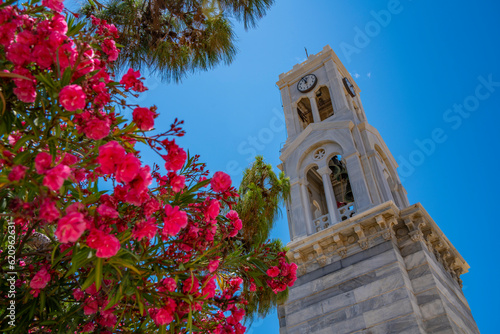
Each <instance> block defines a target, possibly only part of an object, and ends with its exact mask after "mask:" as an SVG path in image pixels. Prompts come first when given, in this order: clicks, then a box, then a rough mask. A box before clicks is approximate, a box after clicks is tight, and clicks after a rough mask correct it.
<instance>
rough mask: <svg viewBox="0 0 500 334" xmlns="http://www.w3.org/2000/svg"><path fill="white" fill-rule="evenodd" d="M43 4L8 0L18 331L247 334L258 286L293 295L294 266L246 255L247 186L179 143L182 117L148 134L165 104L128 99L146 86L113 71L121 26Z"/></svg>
mask: <svg viewBox="0 0 500 334" xmlns="http://www.w3.org/2000/svg"><path fill="white" fill-rule="evenodd" d="M35 3H36V2H34V3H33V4H25V5H23V6H22V7H16V6H9V5H7V4H4V3H3V2H0V64H2V66H3V71H2V72H0V76H1V77H2V81H0V95H1V98H2V99H1V101H0V108H1V112H0V117H1V119H0V122H2V123H1V124H2V126H0V131H1V133H0V148H1V149H0V180H1V182H0V199H2V200H1V202H0V213H2V215H1V216H0V220H1V221H0V223H1V224H0V225H1V226H4V227H3V228H5V229H6V228H7V227H6V226H7V224H6V221H9V222H12V223H13V224H14V226H15V228H16V233H17V234H18V240H19V241H20V242H19V244H18V245H16V247H17V248H16V254H18V255H19V256H18V257H19V259H20V261H21V262H20V263H22V265H23V266H24V267H25V270H24V271H22V272H20V275H19V279H18V281H17V282H16V287H17V288H18V291H19V292H18V294H17V298H18V299H17V300H16V310H17V312H19V314H30V316H29V317H28V316H26V317H22V318H20V319H19V322H17V323H16V328H15V330H14V333H16V331H17V332H18V333H34V332H40V330H43V331H46V332H68V333H69V332H82V333H87V332H100V333H112V332H116V331H123V332H139V331H141V332H157V331H158V328H160V329H162V330H165V329H167V328H168V329H169V330H171V331H172V332H177V333H186V332H188V331H190V330H195V329H196V330H197V331H201V332H210V333H243V332H244V331H245V327H244V326H243V325H242V324H241V322H242V321H243V319H244V317H245V314H246V305H247V303H248V302H247V299H246V298H247V296H248V295H249V294H250V293H253V292H255V291H257V290H258V289H260V290H262V289H264V288H266V289H269V288H271V289H273V291H275V292H278V291H283V290H284V289H286V286H290V285H291V284H293V281H294V280H295V278H296V276H295V273H296V266H295V265H293V264H289V263H288V262H287V261H286V259H285V255H284V254H281V253H280V255H279V256H277V255H276V254H277V252H276V251H274V250H273V251H271V252H264V251H263V249H265V247H262V248H259V249H258V250H257V251H249V252H247V253H244V254H242V253H241V252H242V251H241V249H242V248H243V247H242V244H241V241H240V240H239V239H238V234H239V233H240V231H241V230H242V229H243V228H244V224H243V222H242V220H241V219H240V218H239V216H238V213H237V212H236V211H234V210H233V209H232V208H233V206H234V204H235V202H236V201H237V197H238V194H237V191H236V189H235V188H234V187H232V186H231V178H230V177H229V175H227V174H226V173H224V172H220V171H219V172H216V173H214V174H213V175H212V176H211V177H210V173H209V171H208V170H206V167H205V165H204V164H202V163H200V162H198V160H199V156H188V154H187V153H186V150H184V149H183V148H182V147H180V146H179V145H178V143H176V141H175V137H181V136H182V135H184V132H183V131H182V129H181V127H180V124H182V122H179V121H177V120H175V121H174V122H173V124H172V125H171V127H170V129H169V130H168V131H165V132H163V133H159V134H153V135H151V134H149V135H148V136H145V134H144V132H145V131H150V130H152V129H154V127H155V119H156V117H157V116H158V114H157V110H156V107H154V106H149V107H143V106H137V105H132V104H128V103H127V102H126V101H122V100H121V99H118V98H117V96H118V95H120V96H123V95H124V94H132V92H137V93H141V92H144V91H145V90H146V89H147V88H146V87H145V86H144V84H143V82H142V80H143V78H141V74H140V73H139V71H134V70H133V69H130V70H129V71H128V72H127V73H126V74H125V75H124V76H123V77H122V78H121V79H120V80H119V82H116V81H114V79H113V78H114V75H113V73H112V71H111V68H112V64H113V62H115V61H116V60H117V58H118V57H119V49H118V47H117V43H116V42H115V40H116V39H117V37H118V30H117V28H116V27H115V26H114V25H113V24H109V23H108V22H106V21H104V20H101V19H98V18H95V17H90V18H88V19H89V20H90V22H91V24H89V25H88V26H87V27H85V28H84V27H82V26H80V25H78V24H76V23H75V22H74V20H72V19H70V18H69V17H70V14H68V13H66V12H65V10H64V5H63V1H60V0H43V1H42V6H40V5H36V4H35ZM97 45H98V46H99V47H97ZM122 112H125V113H129V115H131V117H132V122H131V123H130V124H126V121H125V119H124V116H123V115H122ZM5 124H7V125H5ZM159 130H161V129H159ZM136 142H142V143H145V144H147V145H148V146H149V148H151V150H153V151H154V152H156V153H158V156H159V157H160V159H161V160H160V159H159V160H160V162H158V164H156V163H155V164H154V165H152V166H149V165H147V164H145V163H143V161H141V158H140V156H141V154H140V152H139V150H138V149H137V148H136V145H135V144H136ZM103 189H106V190H103ZM3 232H4V234H5V231H3ZM2 240H7V239H6V238H4V239H2ZM3 246H6V245H2V247H3ZM3 248H5V247H3ZM257 261H258V263H259V265H257V264H256V263H257ZM4 264H5V263H4ZM2 265H3V264H2ZM262 265H263V266H264V271H265V270H267V275H266V274H265V273H264V271H263V270H262V267H261V266H262ZM267 268H269V269H267ZM228 273H230V274H228ZM257 282H259V283H258V284H257ZM35 299H36V300H35ZM2 303H4V301H0V304H1V305H3V306H5V305H4V304H2ZM119 319H121V320H119ZM188 324H189V325H188ZM2 326H3V323H0V330H1V331H3V330H7V327H5V328H4V327H2ZM188 327H189V328H188ZM9 330H12V328H11V329H9Z"/></svg>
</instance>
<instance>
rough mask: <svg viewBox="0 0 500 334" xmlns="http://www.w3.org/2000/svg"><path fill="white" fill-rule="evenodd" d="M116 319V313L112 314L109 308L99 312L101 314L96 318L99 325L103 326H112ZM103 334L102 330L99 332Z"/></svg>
mask: <svg viewBox="0 0 500 334" xmlns="http://www.w3.org/2000/svg"><path fill="white" fill-rule="evenodd" d="M117 321H118V319H117V318H116V315H115V314H113V311H111V310H106V311H102V312H101V316H100V317H99V318H98V321H97V322H98V323H99V324H100V325H101V326H104V327H113V326H114V325H115V324H116V322H117ZM101 333H103V334H104V332H101Z"/></svg>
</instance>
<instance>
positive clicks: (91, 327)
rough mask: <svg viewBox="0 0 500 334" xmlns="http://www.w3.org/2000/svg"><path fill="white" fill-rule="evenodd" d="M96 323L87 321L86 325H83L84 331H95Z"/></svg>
mask: <svg viewBox="0 0 500 334" xmlns="http://www.w3.org/2000/svg"><path fill="white" fill-rule="evenodd" d="M94 329H95V325H94V323H93V322H87V323H86V324H85V326H83V329H82V330H83V332H84V333H89V332H94Z"/></svg>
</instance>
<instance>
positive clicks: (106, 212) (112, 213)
mask: <svg viewBox="0 0 500 334" xmlns="http://www.w3.org/2000/svg"><path fill="white" fill-rule="evenodd" d="M97 213H98V214H99V215H100V216H101V217H106V218H118V216H119V214H118V211H116V210H115V209H114V208H112V207H110V206H107V205H106V204H101V205H99V206H98V207H97Z"/></svg>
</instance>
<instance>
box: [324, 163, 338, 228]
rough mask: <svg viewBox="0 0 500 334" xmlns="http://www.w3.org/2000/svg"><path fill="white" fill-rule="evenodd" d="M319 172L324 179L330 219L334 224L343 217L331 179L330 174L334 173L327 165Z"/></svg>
mask: <svg viewBox="0 0 500 334" xmlns="http://www.w3.org/2000/svg"><path fill="white" fill-rule="evenodd" d="M318 173H319V174H320V175H321V178H322V179H323V188H324V190H325V197H326V206H327V207H328V214H329V215H330V221H331V224H332V225H335V224H337V223H339V222H340V221H341V219H340V213H339V210H338V208H337V201H336V200H335V194H334V193H333V187H332V181H331V179H330V174H332V171H331V169H330V168H329V167H328V166H325V167H323V168H320V169H318Z"/></svg>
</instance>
